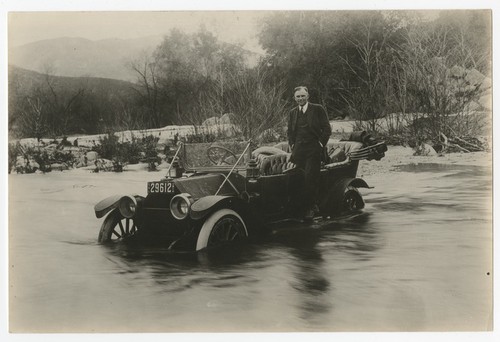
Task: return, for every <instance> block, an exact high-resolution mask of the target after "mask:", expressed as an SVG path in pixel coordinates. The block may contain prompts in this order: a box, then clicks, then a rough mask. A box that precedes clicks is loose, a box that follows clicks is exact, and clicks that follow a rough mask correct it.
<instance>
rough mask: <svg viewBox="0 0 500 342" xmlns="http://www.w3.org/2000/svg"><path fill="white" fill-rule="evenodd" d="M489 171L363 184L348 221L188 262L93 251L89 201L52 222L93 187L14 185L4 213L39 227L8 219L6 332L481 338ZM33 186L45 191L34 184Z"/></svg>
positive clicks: (411, 173) (146, 247)
mask: <svg viewBox="0 0 500 342" xmlns="http://www.w3.org/2000/svg"><path fill="white" fill-rule="evenodd" d="M489 171H490V170H487V169H485V168H480V167H476V166H473V167H469V166H467V167H460V166H456V165H452V166H444V167H442V166H440V165H425V164H424V165H412V166H404V167H401V169H400V172H398V173H394V174H391V178H390V179H388V177H385V176H383V175H381V176H379V177H378V178H375V179H368V183H369V184H371V185H376V188H375V189H370V190H366V191H363V196H364V198H365V201H366V208H365V210H364V212H363V213H361V214H359V215H357V216H354V217H349V218H342V219H337V220H326V221H318V222H314V223H311V224H307V225H305V224H298V223H291V222H289V223H284V224H282V225H281V226H276V227H272V228H271V229H270V230H269V234H268V235H266V236H263V237H262V238H261V239H260V240H259V241H257V242H255V243H248V244H241V245H233V246H227V247H224V248H220V249H216V250H212V251H204V252H200V253H178V252H176V253H174V252H171V251H168V250H167V249H166V246H163V245H162V244H158V243H156V244H145V243H137V242H134V241H130V242H128V243H117V244H111V245H106V246H103V245H98V244H96V243H95V239H96V237H97V232H98V226H99V224H100V222H97V221H96V220H95V218H94V217H92V216H91V215H90V214H89V212H90V213H91V209H89V208H91V207H92V204H91V201H86V202H84V201H82V200H81V198H82V197H81V195H79V196H77V197H76V198H78V199H79V200H75V201H71V200H66V201H65V202H64V207H63V208H62V206H63V204H62V202H61V194H63V195H64V196H66V198H69V199H71V198H72V197H71V196H72V194H73V191H89V192H88V193H87V194H88V195H89V196H90V195H91V194H93V192H94V191H99V189H101V188H102V186H103V185H100V186H95V187H94V188H93V189H89V190H87V189H86V188H81V187H79V188H74V187H73V183H72V179H65V178H64V177H65V175H64V174H62V175H58V176H57V177H55V176H53V175H45V176H44V177H19V178H17V177H12V178H10V179H9V181H11V184H10V185H11V187H12V189H14V190H16V189H23V188H27V189H29V190H30V191H31V192H32V193H33V194H35V195H34V196H33V198H29V197H28V198H27V197H26V196H22V197H19V198H17V199H16V198H14V200H13V203H15V204H17V205H18V204H19V203H22V204H23V205H25V206H29V208H30V210H31V211H33V212H36V213H38V214H39V219H38V220H37V222H36V227H35V228H34V227H33V220H32V217H30V216H29V215H24V214H23V213H22V212H19V213H17V212H14V213H11V214H10V215H11V216H10V218H9V219H10V220H11V222H15V227H14V226H13V225H11V227H10V232H9V233H10V234H11V236H12V238H11V240H10V248H11V262H12V265H13V267H12V269H13V273H12V274H13V276H12V278H11V279H12V280H11V285H12V289H13V290H12V292H11V297H10V300H11V305H12V307H13V308H15V310H14V311H12V312H11V322H12V324H13V328H14V330H23V331H45V332H48V331H87V332H88V331H115V332H120V331H124V332H141V331H163V332H164V331H169V332H176V331H422V330H424V331H425V330H427V331H428V330H484V329H488V327H489V324H490V323H491V293H492V280H491V273H492V262H491V254H492V249H491V241H492V231H491V212H490V206H489V204H490V203H491V174H490V172H489ZM45 177H47V179H48V180H49V181H50V187H49V186H48V185H47V184H43V185H39V184H38V183H37V182H39V181H40V179H45ZM67 177H69V176H67ZM61 179H62V180H63V181H61ZM105 181H106V182H105V183H106V186H107V187H110V186H112V185H113V184H114V183H112V182H113V178H110V179H108V178H106V179H105ZM115 182H116V184H115V185H113V186H115V187H116V188H117V189H121V187H122V186H123V184H122V183H123V182H122V181H115ZM103 183H104V181H103ZM138 185H140V186H141V187H142V185H143V183H142V182H138ZM39 188H42V189H44V190H43V197H41V196H42V195H41V193H40V192H38V191H36V189H39ZM46 189H61V191H59V192H51V191H46ZM82 189H83V190H82ZM90 191H92V192H90ZM27 192H28V191H25V193H27ZM106 192H109V189H107V190H106ZM17 193H23V191H18V192H17ZM79 194H80V193H79ZM98 195H99V197H102V196H101V195H102V194H98ZM42 199H43V201H42ZM42 203H43V205H42ZM61 208H62V209H61ZM54 218H56V219H54ZM55 221H57V222H56V223H57V224H54V222H55ZM75 222H76V223H75ZM61 227H65V229H61ZM89 227H95V228H92V229H89ZM33 229H36V232H37V234H33Z"/></svg>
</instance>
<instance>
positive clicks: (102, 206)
mask: <svg viewBox="0 0 500 342" xmlns="http://www.w3.org/2000/svg"><path fill="white" fill-rule="evenodd" d="M122 198H134V199H135V200H136V201H137V200H142V199H144V197H142V196H139V195H113V196H109V197H107V198H105V199H103V200H102V201H100V202H99V203H97V204H96V205H95V206H94V211H95V216H96V217H97V218H101V217H104V216H105V215H106V214H107V213H108V212H110V211H111V210H113V209H115V208H117V207H118V205H119V204H120V201H121V199H122Z"/></svg>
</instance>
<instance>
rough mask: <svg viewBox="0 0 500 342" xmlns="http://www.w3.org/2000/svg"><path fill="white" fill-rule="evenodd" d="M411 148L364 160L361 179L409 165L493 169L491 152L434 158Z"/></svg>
mask: <svg viewBox="0 0 500 342" xmlns="http://www.w3.org/2000/svg"><path fill="white" fill-rule="evenodd" d="M413 154H414V150H413V149H412V148H411V147H403V146H388V150H387V152H386V153H385V157H384V158H382V159H381V160H379V161H367V160H362V161H361V162H360V165H359V169H358V175H359V176H360V177H363V176H369V175H373V174H377V173H388V172H397V171H398V167H399V166H402V165H408V164H455V165H478V166H484V167H489V168H492V165H493V164H492V156H493V155H492V153H491V152H472V153H447V154H443V155H433V156H415V155H413Z"/></svg>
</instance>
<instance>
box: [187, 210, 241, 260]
mask: <svg viewBox="0 0 500 342" xmlns="http://www.w3.org/2000/svg"><path fill="white" fill-rule="evenodd" d="M247 237H248V231H247V227H246V225H245V222H243V219H242V218H241V216H240V215H238V213H236V212H235V211H234V210H231V209H221V210H218V211H216V212H214V213H213V214H212V215H210V217H209V218H208V219H207V220H206V221H205V222H204V223H203V226H202V228H201V230H200V234H199V235H198V241H197V243H196V250H197V251H199V250H201V249H203V248H207V247H208V248H210V247H216V246H221V245H224V244H227V243H231V242H236V241H239V240H243V239H246V238H247Z"/></svg>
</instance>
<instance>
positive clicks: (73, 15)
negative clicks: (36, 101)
mask: <svg viewBox="0 0 500 342" xmlns="http://www.w3.org/2000/svg"><path fill="white" fill-rule="evenodd" d="M267 15H269V12H264V11H196V12H194V11H190V12H187V11H156V12H128V11H126V12H125V11H122V12H117V11H114V12H95V11H94V12H89V11H86V12H84V11H79V12H61V11H58V12H11V13H9V14H8V36H9V47H15V46H19V45H23V44H26V43H30V42H34V41H38V40H44V39H52V38H58V37H82V38H87V39H90V40H100V39H106V38H122V39H127V38H140V37H145V36H152V35H164V34H168V32H169V31H170V30H171V29H172V28H174V27H175V28H178V29H180V30H182V31H184V32H187V33H190V32H194V31H197V30H198V29H199V28H200V26H201V25H204V26H205V27H206V28H207V29H208V30H209V31H211V32H213V33H214V34H215V35H216V36H218V38H219V39H220V40H222V41H225V42H228V43H240V44H242V45H243V46H244V47H245V48H247V49H249V50H251V51H255V52H260V53H262V52H263V51H262V49H261V48H260V46H259V44H258V38H257V36H256V34H257V32H258V27H259V20H260V19H262V18H263V17H265V16H267Z"/></svg>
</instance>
